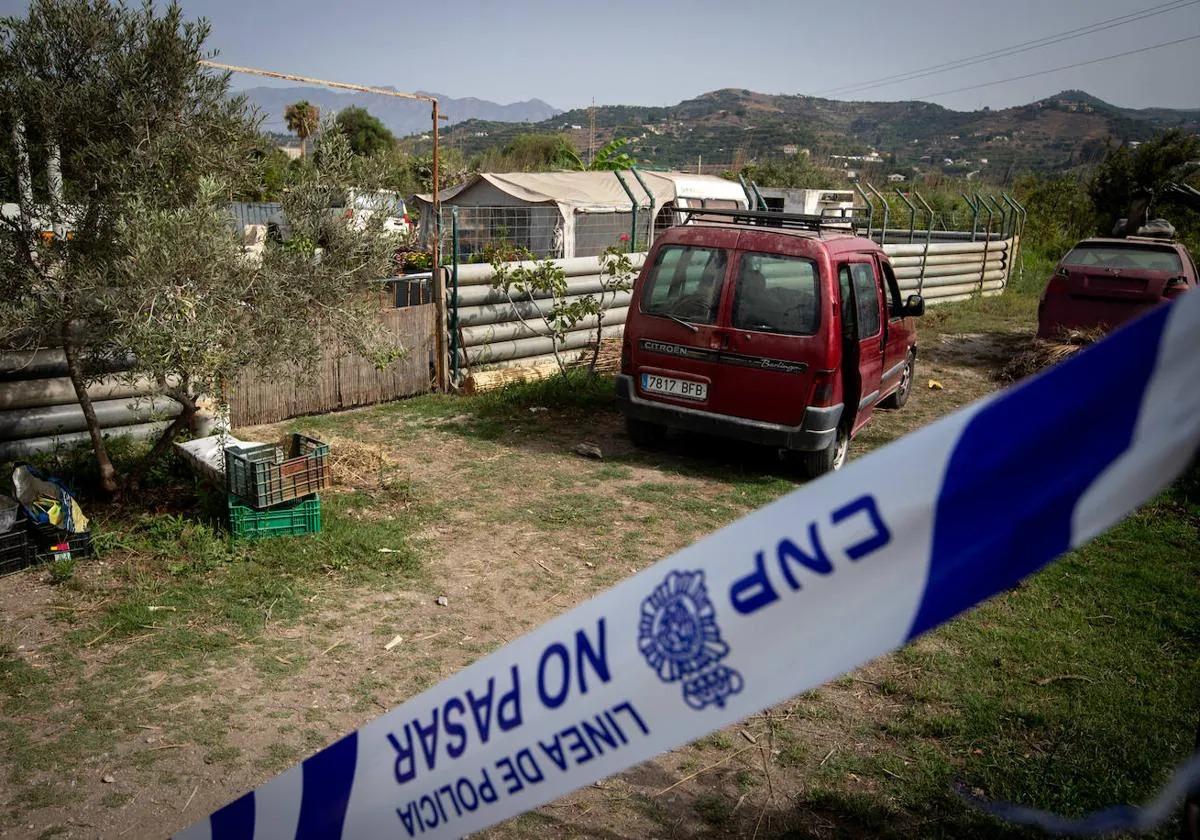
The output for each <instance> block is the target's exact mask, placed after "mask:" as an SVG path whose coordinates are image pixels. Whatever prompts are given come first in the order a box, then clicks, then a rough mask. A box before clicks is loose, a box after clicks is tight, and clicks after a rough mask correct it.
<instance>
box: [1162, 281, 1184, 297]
mask: <svg viewBox="0 0 1200 840" xmlns="http://www.w3.org/2000/svg"><path fill="white" fill-rule="evenodd" d="M1187 287H1188V284H1187V278H1186V277H1172V278H1171V279H1170V280H1168V281H1167V283H1166V285H1165V286H1163V297H1165V298H1174V297H1179V296H1180V295H1181V294H1183V293H1184V292H1186V291H1187Z"/></svg>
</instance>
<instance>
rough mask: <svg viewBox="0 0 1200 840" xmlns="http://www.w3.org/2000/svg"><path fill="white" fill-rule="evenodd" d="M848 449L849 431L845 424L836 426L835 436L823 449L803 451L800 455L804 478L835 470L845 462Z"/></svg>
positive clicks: (811, 477)
mask: <svg viewBox="0 0 1200 840" xmlns="http://www.w3.org/2000/svg"><path fill="white" fill-rule="evenodd" d="M849 449H850V431H849V430H848V429H847V428H846V427H845V426H838V430H837V436H836V437H834V439H833V441H832V442H831V443H830V444H829V446H826V447H825V448H824V449H820V450H817V451H816V452H805V453H803V454H802V455H801V457H800V467H801V469H802V470H803V472H804V475H805V477H806V478H809V479H813V478H820V477H821V476H823V475H825V473H830V472H836V471H837V470H840V469H841V468H842V465H843V464H845V463H846V453H847V452H848V451H849Z"/></svg>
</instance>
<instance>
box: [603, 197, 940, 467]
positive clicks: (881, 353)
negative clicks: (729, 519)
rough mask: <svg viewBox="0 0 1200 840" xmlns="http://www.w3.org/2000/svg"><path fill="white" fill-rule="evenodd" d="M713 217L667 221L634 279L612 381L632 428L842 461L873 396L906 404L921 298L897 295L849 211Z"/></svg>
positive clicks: (804, 460)
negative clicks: (843, 214) (850, 223)
mask: <svg viewBox="0 0 1200 840" xmlns="http://www.w3.org/2000/svg"><path fill="white" fill-rule="evenodd" d="M721 214H722V215H727V216H728V217H729V218H728V221H726V220H725V219H714V215H716V211H714V212H713V213H706V215H705V217H704V220H703V221H698V222H696V223H693V224H689V225H686V226H680V227H674V228H670V229H669V230H667V231H665V232H664V233H663V234H662V236H660V237H659V238H658V240H657V241H656V242H655V244H654V247H653V248H652V249H651V250H650V253H649V254H648V255H647V258H646V264H645V266H644V267H643V268H642V272H641V274H640V275H639V277H638V279H637V281H636V282H635V283H634V287H633V300H632V301H631V303H630V306H629V315H628V317H627V319H626V322H625V336H624V341H623V346H622V354H621V373H620V375H619V376H618V377H617V398H618V402H619V404H620V407H621V411H622V413H623V414H624V415H625V418H626V423H627V426H628V430H629V436H630V438H631V439H632V440H633V442H634V444H635V445H639V446H652V445H655V444H657V443H659V442H661V440H662V439H663V437H664V436H665V434H666V431H667V429H668V428H674V429H684V430H689V431H695V432H703V433H707V434H714V435H721V436H725V437H730V438H738V439H741V440H747V441H751V442H754V443H761V444H765V445H769V446H774V447H777V448H779V449H780V450H784V451H788V452H798V453H801V458H800V461H801V464H802V466H803V467H804V471H805V472H806V473H807V474H809V475H810V476H817V475H820V474H822V473H825V472H828V471H830V470H836V469H839V468H840V467H841V466H842V464H843V463H844V462H845V459H846V449H847V446H848V445H849V442H850V438H851V437H853V436H854V435H855V434H856V433H857V432H858V430H859V429H861V428H862V427H863V426H864V425H865V424H866V423H867V422H868V421H869V420H870V419H871V414H872V412H873V411H874V410H875V408H876V406H879V405H887V406H890V407H896V408H899V407H900V406H902V405H904V403H905V402H906V401H907V400H908V395H909V393H910V391H911V389H912V382H913V367H914V363H915V360H916V354H917V352H916V329H915V324H914V322H913V317H914V316H919V315H921V314H923V313H924V311H925V304H924V301H922V299H921V298H920V296H919V295H910V296H909V297H908V299H907V300H901V297H900V288H899V286H898V285H897V283H896V276H895V274H894V272H893V271H892V266H891V264H890V263H889V262H888V258H887V255H886V254H884V252H883V249H882V248H880V247H879V245H877V244H876V243H875V242H872V241H871V240H869V239H865V238H862V237H860V236H855V235H854V234H853V233H852V232H851V231H849V230H847V226H846V223H845V221H844V220H838V219H830V218H821V217H811V216H792V215H788V214H779V213H754V212H751V211H740V212H737V211H721ZM760 217H762V218H760ZM839 228H840V229H839Z"/></svg>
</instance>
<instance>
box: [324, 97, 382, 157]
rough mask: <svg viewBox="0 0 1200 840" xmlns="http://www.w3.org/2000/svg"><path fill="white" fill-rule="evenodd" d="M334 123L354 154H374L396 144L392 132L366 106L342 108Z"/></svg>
mask: <svg viewBox="0 0 1200 840" xmlns="http://www.w3.org/2000/svg"><path fill="white" fill-rule="evenodd" d="M334 125H335V126H336V127H337V129H338V131H341V132H342V133H343V134H345V135H346V137H347V139H349V141H350V150H351V151H352V152H354V154H356V155H374V154H378V153H379V152H382V151H385V150H387V149H390V148H392V147H393V146H395V145H396V138H395V137H394V136H393V135H392V132H390V131H388V129H387V126H385V125H384V124H383V123H382V122H381V121H380V120H379V118H378V117H376V116H373V115H372V114H371V113H370V112H368V111H367V109H366V108H359V107H357V106H353V105H352V106H350V107H349V108H343V109H342V110H341V111H338V115H337V117H336V118H335V119H334Z"/></svg>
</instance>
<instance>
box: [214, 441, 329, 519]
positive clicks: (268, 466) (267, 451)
mask: <svg viewBox="0 0 1200 840" xmlns="http://www.w3.org/2000/svg"><path fill="white" fill-rule="evenodd" d="M329 466H330V465H329V444H327V443H322V442H321V441H319V440H317V439H316V438H310V437H306V436H305V435H297V434H293V435H291V436H290V437H289V438H288V440H287V447H286V449H285V448H284V447H283V446H279V445H276V444H274V443H265V444H259V445H256V446H231V447H229V448H228V449H226V450H225V485H226V489H227V490H228V491H229V492H230V493H232V494H233V495H235V496H239V497H241V498H242V499H243V500H244V501H245V502H246V503H247V504H249V505H251V506H252V507H256V508H268V507H272V506H274V505H278V504H281V503H282V502H290V501H292V500H293V499H303V498H306V497H307V496H311V495H313V494H314V493H318V492H320V491H321V490H328V489H329V488H330V487H332V486H333V477H332V475H331V474H330V472H329Z"/></svg>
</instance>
